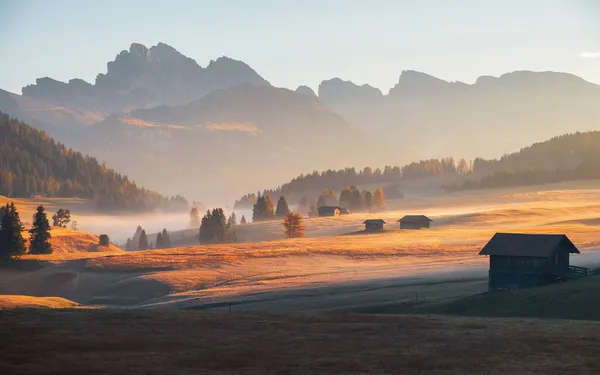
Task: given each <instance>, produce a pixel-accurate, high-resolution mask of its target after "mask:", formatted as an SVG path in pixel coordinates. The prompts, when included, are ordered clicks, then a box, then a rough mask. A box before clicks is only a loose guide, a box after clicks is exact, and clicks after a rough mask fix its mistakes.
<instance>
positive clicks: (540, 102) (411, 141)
mask: <svg viewBox="0 0 600 375" xmlns="http://www.w3.org/2000/svg"><path fill="white" fill-rule="evenodd" d="M375 90H376V89H373V88H372V87H365V86H357V85H355V84H353V83H351V82H346V81H342V80H340V79H333V80H329V81H324V82H323V83H322V84H321V86H320V87H319V99H320V100H321V101H323V102H324V103H326V104H327V105H329V106H330V107H331V108H332V109H333V110H334V111H336V112H338V113H340V114H341V115H342V116H344V118H346V120H348V121H349V122H350V123H351V124H353V125H356V126H358V127H360V128H361V129H363V130H365V131H367V132H369V133H373V134H378V135H385V136H386V137H388V139H390V140H393V141H395V142H396V143H397V144H398V145H399V146H401V147H402V146H406V145H414V146H416V147H418V149H419V151H421V152H423V153H424V154H426V155H427V156H431V157H441V156H447V155H453V156H461V157H462V156H464V157H469V158H473V157H476V156H483V157H488V158H489V157H497V156H499V155H502V154H503V153H505V152H508V151H509V150H513V149H518V148H521V147H524V146H526V145H528V144H531V143H533V142H536V141H539V140H540V139H546V138H550V137H553V136H555V135H557V134H561V133H568V132H573V131H586V130H597V129H600V86H598V85H595V84H592V83H590V82H587V81H585V80H583V79H581V78H579V77H577V76H574V75H571V74H566V73H554V72H530V71H520V72H513V73H507V74H504V75H502V76H500V77H497V78H496V77H490V76H482V77H480V78H479V79H477V81H476V82H475V83H474V84H472V85H469V84H465V83H462V82H447V81H444V80H441V79H438V78H436V77H433V76H430V75H427V74H425V73H420V72H415V71H404V72H402V74H401V75H400V78H399V80H398V84H396V85H395V86H394V87H393V88H392V89H391V90H390V92H389V93H388V94H387V95H380V94H378V93H377V91H375Z"/></svg>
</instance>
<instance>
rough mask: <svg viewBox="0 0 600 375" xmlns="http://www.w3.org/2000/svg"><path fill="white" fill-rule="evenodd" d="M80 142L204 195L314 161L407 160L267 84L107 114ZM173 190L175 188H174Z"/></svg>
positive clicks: (158, 182) (244, 186)
mask: <svg viewBox="0 0 600 375" xmlns="http://www.w3.org/2000/svg"><path fill="white" fill-rule="evenodd" d="M79 148H80V149H82V150H86V152H88V153H90V154H92V155H96V156H97V157H99V158H102V159H105V160H107V162H109V163H110V164H111V165H118V166H119V170H121V171H123V172H124V173H126V174H128V175H130V176H132V177H133V178H135V179H136V180H137V181H140V182H141V183H143V184H145V185H149V186H153V187H156V188H159V189H161V190H162V191H167V192H175V191H174V190H173V189H174V188H178V189H179V188H184V189H186V190H183V191H181V192H182V193H183V194H185V195H186V196H192V197H199V198H198V199H202V200H203V201H206V200H211V199H224V198H229V199H231V198H233V197H234V196H236V195H238V194H240V193H243V192H245V191H248V190H255V189H258V188H261V187H263V186H265V184H268V185H276V184H279V183H280V182H281V181H284V180H285V179H287V178H290V177H292V176H294V175H296V174H298V173H300V172H302V171H305V170H311V169H314V168H315V166H317V165H329V166H333V167H344V166H347V165H362V164H365V163H383V162H386V161H387V162H391V161H393V160H409V158H411V157H410V155H412V154H411V153H409V152H407V151H404V150H399V149H396V148H395V147H392V146H391V145H390V144H389V143H387V142H386V141H384V140H379V139H377V138H374V137H371V136H368V135H367V134H365V133H364V132H363V131H360V130H358V129H356V128H354V127H352V126H350V125H349V124H348V123H347V122H346V121H345V120H344V119H343V118H342V117H341V116H339V115H337V114H335V113H333V112H331V111H330V110H328V109H327V107H325V106H323V105H322V104H321V103H320V102H319V101H318V100H317V99H316V98H314V97H308V96H305V95H302V94H298V93H296V92H294V91H290V90H286V89H279V88H274V87H271V86H267V85H239V86H236V87H233V88H231V89H226V90H218V91H215V92H213V93H211V94H209V95H208V96H206V97H205V98H203V99H201V100H199V101H196V102H193V103H190V104H188V105H184V106H177V107H164V106H163V107H157V108H153V109H149V110H137V111H133V112H131V113H129V114H126V115H121V116H111V117H109V118H108V119H106V120H105V121H103V122H101V123H98V124H96V125H94V126H92V127H90V128H89V129H87V130H86V136H85V137H84V139H83V140H82V142H81V144H80V145H79ZM178 192H179V191H178Z"/></svg>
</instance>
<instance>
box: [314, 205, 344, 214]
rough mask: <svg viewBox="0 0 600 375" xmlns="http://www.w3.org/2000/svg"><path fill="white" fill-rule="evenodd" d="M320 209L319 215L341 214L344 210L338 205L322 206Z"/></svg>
mask: <svg viewBox="0 0 600 375" xmlns="http://www.w3.org/2000/svg"><path fill="white" fill-rule="evenodd" d="M318 211H319V216H339V215H340V214H341V212H342V210H341V208H340V207H338V206H321V207H319V208H318Z"/></svg>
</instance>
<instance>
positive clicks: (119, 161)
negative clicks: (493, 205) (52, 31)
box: [0, 43, 600, 201]
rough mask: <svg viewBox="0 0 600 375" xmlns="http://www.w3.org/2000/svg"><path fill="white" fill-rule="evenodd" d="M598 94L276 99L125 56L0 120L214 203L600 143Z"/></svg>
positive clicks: (534, 88)
mask: <svg viewBox="0 0 600 375" xmlns="http://www.w3.org/2000/svg"><path fill="white" fill-rule="evenodd" d="M599 103H600V86H598V85H595V84H592V83H589V82H586V81H585V80H583V79H581V78H579V77H576V76H573V75H570V74H565V73H554V72H541V73H540V72H528V71H520V72H513V73H508V74H505V75H502V76H500V77H498V78H495V77H489V76H484V77H480V78H479V79H477V81H476V82H475V83H474V84H470V85H469V84H465V83H461V82H447V81H444V80H441V79H438V78H435V77H433V76H430V75H427V74H425V73H420V72H416V71H403V72H402V74H401V75H400V77H399V80H398V83H397V84H396V85H395V86H394V87H393V88H392V89H391V90H390V91H389V92H388V93H387V94H384V93H382V92H381V90H379V89H377V88H375V87H372V86H370V85H356V84H354V83H352V82H349V81H344V80H342V79H340V78H333V79H330V80H326V81H323V82H322V83H321V84H320V85H319V88H318V91H317V92H316V93H315V91H313V90H312V89H311V88H309V87H307V86H300V87H298V88H297V89H296V90H295V91H292V90H287V89H283V88H276V87H273V86H272V85H271V84H270V83H269V82H268V81H267V80H266V79H264V78H263V77H261V76H260V75H259V74H258V73H257V72H256V71H255V70H253V69H252V68H251V67H249V66H248V65H247V64H245V63H243V62H241V61H236V60H233V59H230V58H227V57H221V58H218V59H216V60H214V61H211V62H210V64H209V65H208V66H207V67H206V68H203V67H201V66H200V65H198V64H197V63H196V62H195V61H194V60H193V59H191V58H189V57H186V56H184V55H183V54H181V53H180V52H178V51H177V50H175V49H174V48H172V47H170V46H168V45H166V44H163V43H159V44H158V45H156V46H153V47H151V48H146V47H145V46H143V45H141V44H132V45H131V47H130V48H129V50H124V51H122V52H120V53H119V54H118V55H117V56H116V58H115V60H114V61H111V62H109V63H108V64H107V71H106V73H101V74H98V76H97V78H96V80H95V82H94V83H93V84H92V83H88V82H85V81H83V80H81V79H72V80H70V81H69V82H67V83H65V82H59V81H56V80H54V79H51V78H48V77H44V78H40V79H38V80H37V81H36V83H35V84H32V85H29V86H26V87H23V89H22V94H21V95H18V94H14V93H10V92H7V91H2V90H0V110H1V111H3V112H5V113H8V114H10V115H12V116H15V117H17V118H19V119H21V120H23V121H25V122H27V123H29V124H31V125H33V126H36V127H38V128H40V129H42V130H45V131H46V132H47V133H49V134H50V135H52V136H53V137H55V138H56V139H58V140H60V141H62V142H64V143H65V144H67V145H68V146H72V147H75V148H76V149H78V150H80V151H82V152H85V153H88V154H90V155H93V156H94V157H97V158H99V159H102V160H106V161H107V162H108V163H109V165H111V166H112V167H114V168H116V169H117V170H118V171H120V172H121V173H124V174H126V175H128V176H130V177H132V178H133V179H135V180H136V181H138V182H139V183H142V184H144V185H145V186H149V187H151V188H153V189H158V190H160V191H161V192H164V193H167V194H179V193H181V194H185V195H186V196H188V197H190V198H194V199H202V200H205V201H207V200H208V201H211V200H216V199H223V198H230V197H232V196H238V195H240V193H244V192H247V191H254V190H256V189H257V188H259V187H264V186H276V185H277V184H279V183H281V181H285V180H286V179H289V178H291V177H293V176H295V175H297V174H299V173H302V172H310V171H312V170H314V169H326V168H340V167H344V166H356V167H362V166H365V165H381V166H383V165H384V164H390V165H397V164H402V163H405V162H409V161H412V160H414V159H415V158H425V157H440V156H455V157H467V158H473V157H475V156H482V157H488V158H490V157H497V156H500V155H502V154H503V153H506V152H508V151H513V150H515V149H519V148H521V147H524V146H526V145H528V144H531V143H533V142H535V141H539V140H542V139H546V138H550V137H552V136H555V135H557V134H562V133H567V132H572V131H577V130H581V131H585V130H594V129H600V105H598V104H599Z"/></svg>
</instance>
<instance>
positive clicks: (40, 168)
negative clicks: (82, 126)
mask: <svg viewBox="0 0 600 375" xmlns="http://www.w3.org/2000/svg"><path fill="white" fill-rule="evenodd" d="M36 194H44V195H46V196H50V197H55V196H56V197H80V198H87V199H94V200H95V201H96V205H97V208H98V209H99V210H125V211H148V210H152V209H164V210H182V209H187V207H188V202H187V200H186V199H185V198H183V197H181V196H176V197H172V198H166V197H163V196H162V195H160V194H158V193H156V192H153V191H150V190H147V189H144V188H140V187H138V186H136V184H135V183H134V182H132V181H129V179H128V178H127V177H125V176H123V175H120V174H118V173H116V172H115V171H114V170H112V169H108V168H107V167H106V166H105V165H104V164H100V163H98V161H97V160H96V159H94V158H91V157H89V156H83V155H81V154H80V153H79V152H76V151H74V150H72V149H68V148H66V147H65V146H64V145H62V144H61V143H57V142H55V141H54V139H52V138H51V137H49V136H48V135H46V134H45V133H44V132H42V131H40V130H37V129H33V128H31V127H29V126H27V125H25V124H23V123H21V122H19V121H18V120H16V119H14V118H12V117H10V116H7V115H5V114H3V113H0V195H5V196H11V197H24V198H29V197H31V196H32V195H36Z"/></svg>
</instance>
